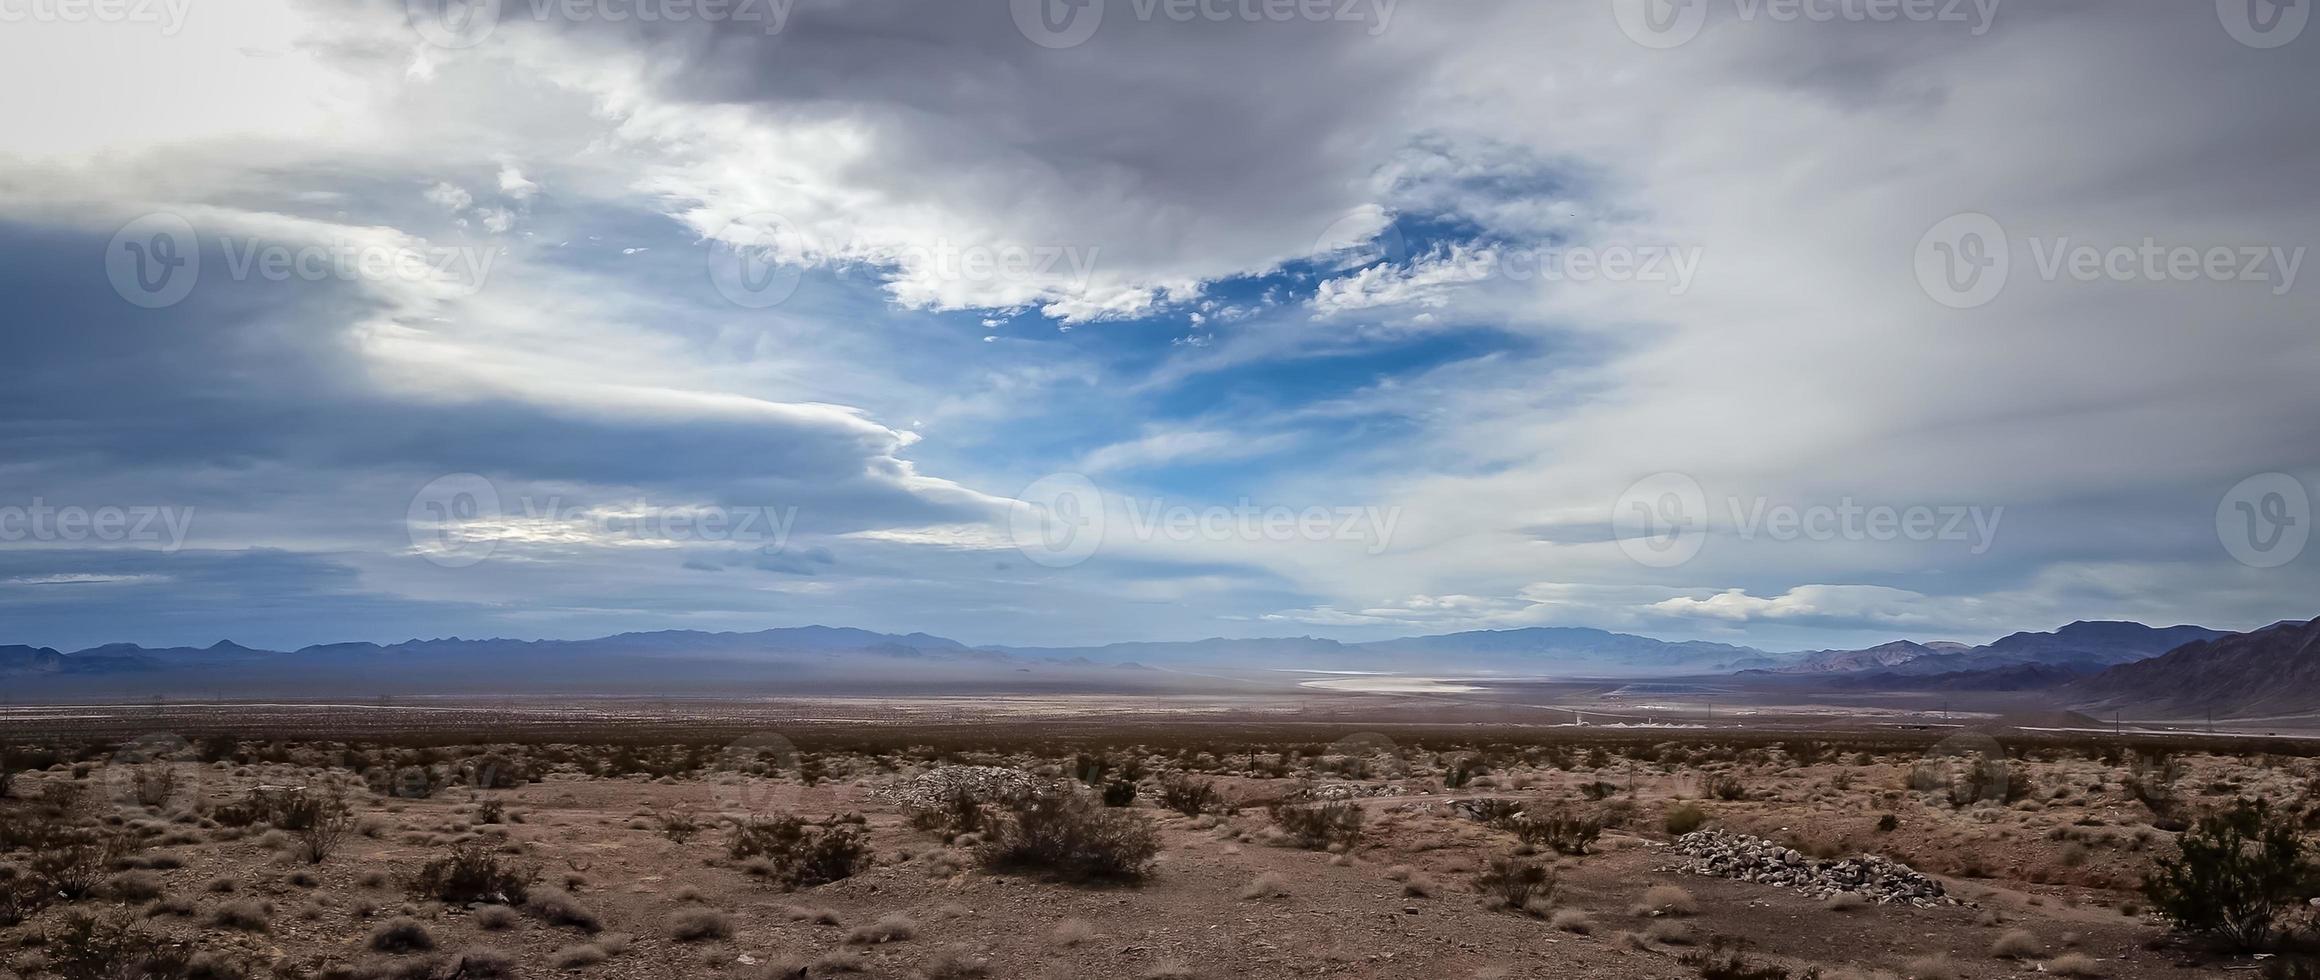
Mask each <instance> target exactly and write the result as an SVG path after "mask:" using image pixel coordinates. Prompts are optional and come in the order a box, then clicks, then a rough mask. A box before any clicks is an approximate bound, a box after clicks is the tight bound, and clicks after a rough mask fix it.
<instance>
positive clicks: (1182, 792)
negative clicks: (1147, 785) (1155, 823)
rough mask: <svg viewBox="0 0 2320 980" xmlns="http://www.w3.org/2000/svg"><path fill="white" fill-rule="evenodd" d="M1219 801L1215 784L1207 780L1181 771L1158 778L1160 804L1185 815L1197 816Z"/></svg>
mask: <svg viewBox="0 0 2320 980" xmlns="http://www.w3.org/2000/svg"><path fill="white" fill-rule="evenodd" d="M1221 802H1222V798H1221V797H1220V796H1219V794H1218V793H1217V791H1216V784H1215V783H1212V782H1210V781H1208V780H1205V779H1199V778H1195V777H1192V776H1187V775H1185V774H1183V773H1171V774H1169V775H1168V776H1167V777H1166V778H1164V779H1162V780H1160V805H1161V806H1163V807H1166V808H1168V809H1170V810H1174V811H1176V812H1178V813H1181V814H1184V815H1185V816H1187V817H1197V816H1199V815H1201V814H1202V813H1205V812H1207V811H1208V810H1210V809H1212V808H1214V807H1216V806H1217V805H1218V804H1219V803H1221Z"/></svg>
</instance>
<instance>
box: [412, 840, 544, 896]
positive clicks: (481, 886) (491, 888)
mask: <svg viewBox="0 0 2320 980" xmlns="http://www.w3.org/2000/svg"><path fill="white" fill-rule="evenodd" d="M539 877H540V870H539V869H538V868H536V867H532V866H530V865H519V864H517V863H516V862H514V861H512V860H510V859H508V858H506V857H503V856H501V855H500V854H499V853H498V852H497V851H495V850H493V848H492V846H491V845H490V844H488V843H486V842H484V841H480V840H475V841H463V842H461V843H458V844H453V845H452V846H451V850H450V852H449V853H447V854H444V855H443V856H441V857H437V858H433V859H431V860H429V861H428V862H427V863H425V864H422V865H420V866H419V871H418V873H417V874H415V875H413V876H412V877H411V893H412V894H413V895H416V896H419V897H422V898H432V899H435V900H437V901H440V902H444V903H446V904H451V905H466V904H468V903H470V902H492V903H497V904H501V905H515V904H518V903H521V902H523V901H524V899H525V896H526V893H528V892H529V891H530V889H531V887H532V882H534V881H537V880H539Z"/></svg>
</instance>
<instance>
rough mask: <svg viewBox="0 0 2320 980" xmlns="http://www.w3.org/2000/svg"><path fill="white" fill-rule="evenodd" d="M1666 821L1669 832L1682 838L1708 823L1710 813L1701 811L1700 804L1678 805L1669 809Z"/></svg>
mask: <svg viewBox="0 0 2320 980" xmlns="http://www.w3.org/2000/svg"><path fill="white" fill-rule="evenodd" d="M1664 819H1665V822H1666V825H1667V832H1668V833H1671V834H1674V835H1676V836H1679V837H1680V836H1683V835H1685V834H1688V833H1691V832H1692V831H1695V830H1698V829H1700V825H1702V824H1705V823H1707V822H1708V812H1707V811H1706V810H1702V809H1700V807H1699V804H1696V803H1678V804H1676V805H1675V806H1671V807H1668V810H1667V816H1666V817H1665V818H1664Z"/></svg>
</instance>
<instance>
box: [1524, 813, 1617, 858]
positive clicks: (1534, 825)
mask: <svg viewBox="0 0 2320 980" xmlns="http://www.w3.org/2000/svg"><path fill="white" fill-rule="evenodd" d="M1516 836H1518V837H1520V838H1522V840H1523V843H1526V844H1532V845H1538V844H1544V845H1546V846H1547V847H1550V848H1553V849H1554V852H1555V853H1557V854H1585V853H1587V849H1588V848H1589V847H1592V846H1594V844H1595V839H1596V838H1598V837H1601V836H1603V821H1601V820H1597V819H1595V818H1592V817H1582V816H1579V815H1577V814H1575V813H1572V812H1571V811H1569V810H1567V809H1561V808H1558V809H1556V810H1554V811H1553V812H1550V813H1548V814H1546V815H1544V816H1529V815H1526V816H1525V817H1524V819H1523V820H1522V821H1521V823H1520V829H1518V830H1517V831H1516Z"/></svg>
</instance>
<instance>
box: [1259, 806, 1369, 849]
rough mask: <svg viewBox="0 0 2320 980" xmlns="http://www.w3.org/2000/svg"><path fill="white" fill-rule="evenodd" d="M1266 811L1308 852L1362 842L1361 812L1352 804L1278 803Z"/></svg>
mask: <svg viewBox="0 0 2320 980" xmlns="http://www.w3.org/2000/svg"><path fill="white" fill-rule="evenodd" d="M1266 812H1267V813H1268V814H1270V815H1271V816H1272V818H1273V823H1275V824H1277V825H1279V826H1280V828H1281V831H1282V832H1283V833H1285V834H1288V835H1289V838H1290V839H1291V840H1293V841H1295V842H1296V843H1297V846H1299V847H1303V848H1306V849H1308V850H1315V851H1319V850H1326V849H1329V848H1335V847H1352V846H1354V845H1355V844H1358V843H1360V842H1361V824H1362V810H1361V808H1360V807H1358V806H1355V805H1353V804H1351V803H1276V804H1274V805H1273V806H1272V807H1271V808H1270V809H1268V810H1267V811H1266Z"/></svg>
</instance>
